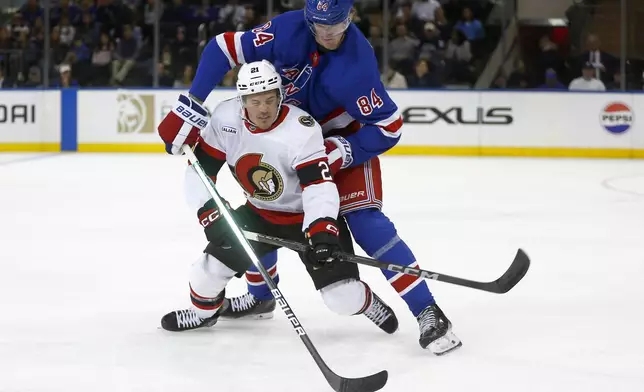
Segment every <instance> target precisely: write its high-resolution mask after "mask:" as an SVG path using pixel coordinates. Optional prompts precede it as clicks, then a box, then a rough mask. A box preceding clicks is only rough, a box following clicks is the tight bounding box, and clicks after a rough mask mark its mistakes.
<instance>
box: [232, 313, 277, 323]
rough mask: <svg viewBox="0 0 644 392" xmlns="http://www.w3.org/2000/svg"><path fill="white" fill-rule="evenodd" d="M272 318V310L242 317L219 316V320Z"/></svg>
mask: <svg viewBox="0 0 644 392" xmlns="http://www.w3.org/2000/svg"><path fill="white" fill-rule="evenodd" d="M272 318H273V312H270V313H260V314H249V315H248V316H242V317H226V316H223V315H222V316H221V317H219V320H220V321H236V320H270V319H272Z"/></svg>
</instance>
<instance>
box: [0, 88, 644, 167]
mask: <svg viewBox="0 0 644 392" xmlns="http://www.w3.org/2000/svg"><path fill="white" fill-rule="evenodd" d="M180 92H181V91H180V90H155V89H140V90H130V89H127V90H112V89H105V90H92V89H90V90H74V89H67V90H36V91H34V90H2V91H0V151H81V152H85V151H86V152H163V145H162V143H161V141H160V138H159V136H158V135H157V133H156V127H157V125H158V123H159V122H160V121H161V119H162V118H163V117H164V115H165V114H166V113H167V112H168V111H169V110H170V109H171V107H172V105H173V103H174V102H175V100H176V98H177V95H178V93H180ZM390 94H391V96H392V98H393V100H394V101H395V102H396V104H397V105H398V107H399V109H400V111H401V113H402V115H403V119H404V121H405V125H404V128H403V136H402V139H401V141H400V142H399V144H398V145H397V146H396V147H395V148H394V149H393V150H392V151H391V152H390V153H391V154H413V155H496V156H558V157H613V158H629V157H630V158H644V127H643V126H642V125H641V122H644V94H629V93H625V94H621V93H619V94H616V93H572V92H538V91H462V90H461V91H455V90H441V91H435V90H434V91H430V90H413V91H412V90H392V91H390ZM234 96H235V91H234V90H229V89H221V90H215V91H213V92H212V93H211V95H210V96H209V97H208V100H207V101H206V106H207V107H208V108H209V109H212V108H213V107H214V106H215V105H216V104H217V103H218V102H220V101H222V100H224V99H228V98H231V97H234Z"/></svg>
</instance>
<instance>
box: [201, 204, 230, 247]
mask: <svg viewBox="0 0 644 392" xmlns="http://www.w3.org/2000/svg"><path fill="white" fill-rule="evenodd" d="M224 204H226V207H227V208H228V211H230V205H229V204H228V202H227V201H226V200H224ZM197 215H198V216H199V223H200V224H201V226H202V227H203V229H204V233H206V238H207V239H208V241H210V242H212V243H214V244H215V245H220V244H221V243H222V242H223V241H224V240H225V239H226V238H227V235H228V233H229V232H230V229H229V228H228V223H226V220H225V219H224V217H223V216H222V215H221V214H220V212H219V209H218V208H217V204H215V200H214V199H210V200H208V201H207V202H206V204H204V205H203V207H201V208H200V209H199V211H197Z"/></svg>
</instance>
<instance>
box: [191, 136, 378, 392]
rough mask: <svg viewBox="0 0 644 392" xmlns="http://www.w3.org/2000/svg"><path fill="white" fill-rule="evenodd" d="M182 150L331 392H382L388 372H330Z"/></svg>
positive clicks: (194, 161) (212, 187)
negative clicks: (360, 374)
mask: <svg viewBox="0 0 644 392" xmlns="http://www.w3.org/2000/svg"><path fill="white" fill-rule="evenodd" d="M181 150H182V151H183V152H184V153H185V154H186V156H187V157H188V161H190V163H191V164H192V167H193V168H194V170H195V172H196V173H197V175H198V176H199V178H200V179H201V181H202V182H203V184H204V186H205V187H206V189H207V190H208V193H210V196H212V198H213V199H214V201H215V204H217V208H218V209H219V211H220V212H221V214H222V215H223V217H224V219H225V220H226V222H227V223H228V225H229V226H230V229H231V230H232V231H233V233H234V234H235V237H237V240H238V241H239V243H240V244H241V246H242V247H243V248H244V251H245V252H246V254H247V255H248V257H249V258H250V260H251V261H252V263H253V264H254V265H255V267H257V269H258V270H259V273H260V274H261V275H262V277H263V278H264V281H265V282H266V284H267V285H268V287H270V289H271V293H272V294H273V297H275V300H276V301H277V303H278V304H279V306H280V308H281V309H282V311H283V312H284V314H285V315H286V317H287V318H288V320H289V321H290V323H291V325H292V326H293V329H294V330H295V332H296V333H297V334H298V335H299V336H300V339H302V343H304V345H305V346H306V348H307V349H308V350H309V353H310V354H311V356H312V357H313V360H314V361H315V363H316V364H317V365H318V367H319V368H320V370H321V371H322V374H323V375H324V377H325V378H326V380H327V382H328V383H329V385H330V386H331V388H333V390H335V391H336V392H375V391H378V390H380V389H382V388H383V387H384V386H385V384H386V383H387V378H388V373H387V371H386V370H383V371H381V372H379V373H376V374H372V375H370V376H367V377H361V378H345V377H341V376H338V375H337V374H335V373H334V372H333V371H332V370H331V369H330V368H329V366H327V364H326V363H325V362H324V360H323V359H322V357H321V356H320V354H319V353H318V351H317V349H316V348H315V346H314V345H313V342H312V341H311V339H310V338H309V336H308V335H307V333H306V331H305V330H304V327H303V326H302V324H301V323H300V320H299V319H298V318H297V316H295V312H293V310H292V309H291V306H290V305H289V304H288V302H287V301H286V298H285V297H284V295H282V292H281V291H280V289H278V288H277V285H276V284H275V282H274V281H273V279H272V278H271V276H270V274H269V273H268V272H267V271H266V269H265V268H264V266H263V265H262V263H261V262H260V261H259V258H258V257H257V255H255V252H254V251H253V248H252V247H251V245H250V243H249V242H248V240H246V238H245V237H244V234H242V231H241V229H240V228H239V226H237V224H236V223H235V220H234V219H233V217H232V214H231V213H230V212H229V211H228V208H226V206H225V205H224V202H223V200H222V199H221V197H220V196H219V194H218V193H217V190H216V189H215V184H214V183H213V182H212V180H211V179H210V177H208V176H207V175H206V172H205V171H204V170H203V168H202V167H201V164H200V163H199V160H198V159H197V157H196V156H195V154H194V152H192V149H191V148H190V147H189V146H187V145H184V146H183V147H181Z"/></svg>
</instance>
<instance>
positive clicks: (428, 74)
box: [407, 59, 443, 88]
mask: <svg viewBox="0 0 644 392" xmlns="http://www.w3.org/2000/svg"><path fill="white" fill-rule="evenodd" d="M407 84H408V85H409V87H412V88H438V87H441V86H442V84H443V83H442V81H441V79H440V75H439V74H438V72H434V70H430V68H429V62H428V61H427V60H424V59H421V60H418V61H417V62H416V67H415V72H414V73H413V74H412V75H409V77H408V78H407Z"/></svg>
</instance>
